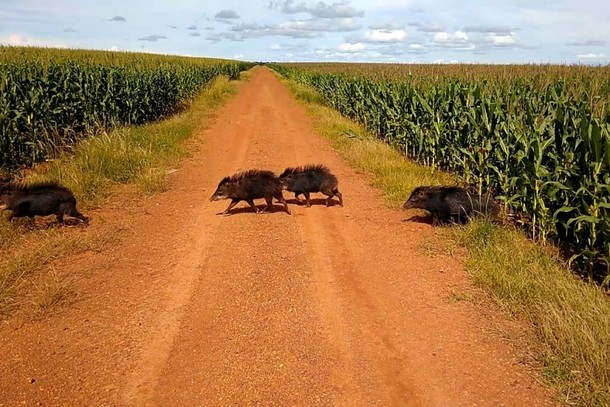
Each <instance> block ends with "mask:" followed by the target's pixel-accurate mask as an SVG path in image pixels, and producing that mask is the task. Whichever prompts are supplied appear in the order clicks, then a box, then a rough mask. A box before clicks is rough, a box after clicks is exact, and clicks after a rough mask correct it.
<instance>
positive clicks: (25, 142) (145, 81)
mask: <svg viewBox="0 0 610 407" xmlns="http://www.w3.org/2000/svg"><path fill="white" fill-rule="evenodd" d="M252 65H253V64H250V63H245V62H235V61H225V60H207V59H201V58H183V57H166V56H159V55H146V54H129V53H115V52H96V51H71V50H53V49H40V48H15V47H0V169H2V168H4V169H9V170H10V169H15V168H17V167H19V166H23V165H31V164H33V163H35V162H38V161H41V160H44V159H47V158H49V157H51V156H53V155H54V154H55V153H56V152H58V151H59V150H64V149H66V147H69V146H73V145H74V144H75V143H76V142H77V141H78V140H79V139H80V138H82V137H84V136H87V135H88V134H91V133H92V132H94V131H96V130H101V129H103V130H107V129H108V128H109V127H112V126H115V125H130V124H142V123H147V122H151V121H155V120H159V119H161V118H164V117H167V116H169V115H172V114H174V113H176V112H177V111H178V110H180V109H181V108H182V107H183V106H184V104H185V103H188V102H190V101H191V100H192V98H193V97H194V96H195V95H196V94H197V93H198V92H199V91H200V90H201V88H202V87H204V86H207V85H208V84H209V83H211V81H212V80H213V79H214V78H216V77H217V76H218V75H227V76H229V77H230V78H231V79H237V78H239V73H240V71H242V70H244V69H247V68H249V67H251V66H252Z"/></svg>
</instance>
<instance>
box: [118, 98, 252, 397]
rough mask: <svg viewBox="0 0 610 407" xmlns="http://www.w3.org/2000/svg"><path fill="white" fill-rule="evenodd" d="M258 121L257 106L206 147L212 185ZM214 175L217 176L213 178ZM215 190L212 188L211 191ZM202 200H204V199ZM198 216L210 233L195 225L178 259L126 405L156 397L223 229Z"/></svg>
mask: <svg viewBox="0 0 610 407" xmlns="http://www.w3.org/2000/svg"><path fill="white" fill-rule="evenodd" d="M252 92H253V89H252V88H251V87H250V88H246V89H244V93H245V95H244V96H246V97H250V98H251V97H255V95H253V94H252ZM230 111H231V104H229V105H228V106H226V107H224V108H223V109H222V110H221V112H220V115H221V116H222V115H225V114H230ZM255 120H256V117H255V109H254V106H250V107H249V108H248V109H247V110H246V111H245V112H243V115H241V116H240V117H239V118H237V120H236V123H235V125H234V126H231V127H228V128H227V129H226V138H224V139H222V138H220V137H217V138H215V139H213V140H211V143H209V144H208V145H207V146H206V152H207V154H206V155H207V156H208V160H206V167H205V170H206V172H207V174H206V175H207V176H206V179H208V180H209V181H210V182H213V180H214V179H220V178H221V177H222V174H224V173H226V172H227V171H234V170H235V169H237V168H239V166H240V164H241V163H242V162H243V160H244V158H245V156H246V152H247V151H248V145H249V143H250V141H251V138H252V129H253V128H255V126H254V123H255ZM212 174H215V178H213V176H212ZM211 188H213V186H212V185H210V187H209V188H208V190H209V189H211ZM202 198H203V197H202ZM206 209H208V210H206V211H202V212H201V214H200V215H199V216H200V217H204V218H205V219H206V220H207V223H205V226H206V227H205V230H206V232H207V233H198V232H197V230H198V227H197V226H200V225H201V222H194V224H193V225H192V226H193V229H194V231H195V233H193V236H194V239H195V241H194V242H193V244H192V249H191V250H190V251H187V252H186V253H185V255H184V256H181V257H180V258H178V259H177V261H178V263H177V264H176V265H175V269H174V273H175V274H177V275H179V276H180V280H179V281H177V282H176V283H175V284H173V285H170V286H169V289H168V292H167V295H168V300H167V304H166V306H165V308H164V310H163V311H162V312H161V313H160V315H159V317H158V320H157V321H156V323H155V324H154V325H155V327H156V329H155V332H154V333H153V335H152V337H151V338H149V339H148V343H147V344H146V345H145V347H144V349H142V354H143V357H142V358H141V359H140V362H139V364H138V365H137V367H136V369H135V372H137V374H135V375H133V376H132V379H131V381H130V382H129V383H128V384H127V388H126V390H125V396H124V399H125V401H126V402H127V403H130V404H134V405H148V404H149V403H150V401H151V398H152V396H153V393H152V390H153V389H154V388H155V387H156V385H157V380H158V378H159V375H160V374H161V371H162V370H163V367H164V365H165V363H166V362H167V358H168V356H169V353H170V350H171V348H172V346H173V343H174V338H175V336H176V333H177V332H178V328H179V326H180V321H181V319H182V316H183V314H184V311H185V310H184V307H185V305H186V304H187V303H188V302H189V301H191V298H192V294H193V289H194V282H195V280H196V278H197V276H198V274H199V273H200V272H201V265H202V263H204V262H205V259H206V256H207V253H209V251H210V246H211V244H212V240H213V238H214V236H215V235H216V234H217V232H218V229H219V227H220V222H221V219H220V218H219V217H217V216H213V213H211V212H213V208H211V207H207V208H206Z"/></svg>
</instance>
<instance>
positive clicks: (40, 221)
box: [4, 216, 90, 232]
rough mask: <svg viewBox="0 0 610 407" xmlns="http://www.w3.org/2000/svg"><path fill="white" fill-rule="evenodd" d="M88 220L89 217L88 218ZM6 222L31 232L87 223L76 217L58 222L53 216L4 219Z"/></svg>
mask: <svg viewBox="0 0 610 407" xmlns="http://www.w3.org/2000/svg"><path fill="white" fill-rule="evenodd" d="M89 220H90V219H89ZM4 221H6V222H7V223H9V224H11V225H13V226H14V227H17V228H21V229H23V230H24V231H29V232H33V231H36V230H50V229H58V228H74V227H86V226H88V223H84V222H81V221H80V220H79V219H77V218H67V217H66V218H64V221H63V223H61V222H58V221H57V220H56V219H55V217H54V216H50V217H48V218H44V217H36V218H34V219H30V218H27V217H23V218H13V219H12V220H8V219H5V220H4Z"/></svg>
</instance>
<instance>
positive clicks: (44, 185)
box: [6, 181, 69, 193]
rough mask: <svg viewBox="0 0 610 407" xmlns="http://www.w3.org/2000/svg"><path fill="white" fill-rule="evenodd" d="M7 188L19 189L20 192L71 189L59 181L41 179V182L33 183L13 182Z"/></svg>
mask: <svg viewBox="0 0 610 407" xmlns="http://www.w3.org/2000/svg"><path fill="white" fill-rule="evenodd" d="M6 189H7V190H13V191H19V192H23V193H31V192H38V191H44V190H47V189H55V190H63V191H69V189H68V188H66V187H65V186H63V185H61V184H60V183H59V182H57V181H41V182H34V183H32V184H17V183H11V184H9V185H8V186H7V188H6Z"/></svg>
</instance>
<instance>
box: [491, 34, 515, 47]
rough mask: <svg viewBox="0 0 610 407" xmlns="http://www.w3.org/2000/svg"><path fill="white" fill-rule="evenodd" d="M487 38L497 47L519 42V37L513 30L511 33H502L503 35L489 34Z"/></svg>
mask: <svg viewBox="0 0 610 407" xmlns="http://www.w3.org/2000/svg"><path fill="white" fill-rule="evenodd" d="M487 39H488V40H489V42H490V43H491V44H492V45H494V46H497V47H508V46H512V45H516V44H517V43H518V42H519V39H518V38H517V36H516V35H515V33H514V32H511V33H509V34H502V35H498V34H489V36H488V37H487Z"/></svg>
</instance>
